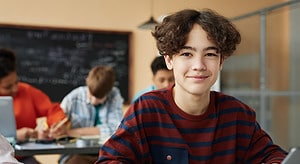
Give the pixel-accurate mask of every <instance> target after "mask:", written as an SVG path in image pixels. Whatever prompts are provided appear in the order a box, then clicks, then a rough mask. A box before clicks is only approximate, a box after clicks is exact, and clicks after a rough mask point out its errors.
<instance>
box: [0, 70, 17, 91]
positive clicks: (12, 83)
mask: <svg viewBox="0 0 300 164" xmlns="http://www.w3.org/2000/svg"><path fill="white" fill-rule="evenodd" d="M18 82H19V80H18V75H17V72H12V73H10V74H8V75H7V76H5V77H4V78H2V79H1V80H0V95H1V96H14V95H16V93H17V91H18Z"/></svg>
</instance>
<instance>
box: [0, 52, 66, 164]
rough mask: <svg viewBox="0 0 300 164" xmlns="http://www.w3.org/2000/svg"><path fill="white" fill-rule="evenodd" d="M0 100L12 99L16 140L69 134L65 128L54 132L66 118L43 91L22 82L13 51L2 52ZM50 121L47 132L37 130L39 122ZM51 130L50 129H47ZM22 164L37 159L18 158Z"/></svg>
mask: <svg viewBox="0 0 300 164" xmlns="http://www.w3.org/2000/svg"><path fill="white" fill-rule="evenodd" d="M0 96H12V97H13V102H14V104H13V105H14V113H15V118H16V126H17V140H18V141H26V140H28V139H29V138H38V139H46V138H55V137H58V136H60V135H63V134H65V133H66V128H65V127H66V126H62V127H61V128H53V127H54V126H55V125H56V124H57V123H58V122H59V121H61V120H63V119H64V118H65V117H66V115H65V114H64V112H63V110H62V109H61V108H60V106H59V104H58V103H52V102H51V100H50V98H49V97H48V96H47V95H46V94H45V93H43V92H42V91H41V90H39V89H37V88H35V87H33V86H31V85H29V84H27V83H23V82H19V80H18V75H17V71H16V56H15V53H14V51H12V50H9V49H5V48H0ZM39 117H46V118H47V125H46V128H44V129H38V130H36V129H35V128H36V119H37V118H39ZM47 127H50V128H47ZM18 159H19V161H20V162H23V163H38V161H37V160H35V159H34V157H26V158H25V157H19V158H18Z"/></svg>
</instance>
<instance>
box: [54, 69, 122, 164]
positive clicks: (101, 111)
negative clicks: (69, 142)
mask: <svg viewBox="0 0 300 164" xmlns="http://www.w3.org/2000/svg"><path fill="white" fill-rule="evenodd" d="M115 76H116V75H115V71H114V70H113V68H112V67H109V66H96V67H94V68H92V69H91V70H90V72H89V74H88V76H87V78H86V86H80V87H78V88H75V89H74V90H73V91H71V92H70V93H69V94H68V95H66V96H65V97H64V98H63V100H62V102H61V107H62V108H63V110H64V111H65V113H66V114H67V116H68V118H69V120H70V122H71V126H70V130H68V132H67V133H68V135H70V136H75V137H80V136H85V135H100V138H101V139H105V138H108V137H110V136H111V135H112V134H113V132H114V131H115V130H116V129H117V127H118V125H119V124H120V121H121V119H122V116H123V111H122V109H123V98H122V96H121V94H120V91H119V89H118V88H117V87H114V83H115ZM97 157H98V154H95V155H73V156H64V157H62V158H61V159H60V163H68V164H70V163H74V164H75V163H76V164H77V163H80V164H84V163H93V162H95V161H96V160H97Z"/></svg>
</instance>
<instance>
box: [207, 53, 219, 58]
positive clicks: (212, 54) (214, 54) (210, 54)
mask: <svg viewBox="0 0 300 164" xmlns="http://www.w3.org/2000/svg"><path fill="white" fill-rule="evenodd" d="M206 56H211V57H213V56H216V57H218V56H219V54H216V53H207V54H206Z"/></svg>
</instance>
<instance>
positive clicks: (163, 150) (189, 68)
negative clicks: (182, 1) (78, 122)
mask: <svg viewBox="0 0 300 164" xmlns="http://www.w3.org/2000/svg"><path fill="white" fill-rule="evenodd" d="M152 35H153V36H154V38H155V39H156V44H157V48H158V50H159V52H160V54H161V55H163V56H164V58H165V61H166V64H167V66H168V68H169V69H172V70H173V72H174V79H175V84H174V85H173V86H170V87H168V88H167V89H165V90H156V91H152V92H148V93H145V94H144V95H142V96H141V97H140V98H139V99H138V100H137V101H135V102H134V104H132V105H131V106H130V107H129V109H128V110H127V112H126V113H125V115H124V119H123V120H122V122H121V125H120V126H119V128H118V129H117V130H116V132H115V133H114V134H113V135H112V137H111V138H110V139H108V140H107V142H106V143H105V144H104V145H103V146H102V147H101V150H100V153H99V160H98V161H97V162H96V163H130V164H133V163H189V164H204V163H213V164H214V163H226V164H228V163H236V164H244V163H255V164H258V163H266V164H271V163H280V162H281V161H282V160H283V159H284V158H285V156H286V151H284V150H282V149H281V148H280V147H279V146H278V145H276V144H274V143H273V141H272V139H271V137H270V136H269V135H268V134H267V133H266V132H265V131H264V130H263V129H261V127H260V125H259V123H258V122H257V121H256V114H255V110H253V109H251V108H250V107H249V106H248V105H246V104H244V103H243V102H241V101H240V100H238V99H236V98H234V97H232V96H229V95H226V94H223V93H220V92H216V91H211V87H212V85H213V84H214V83H215V82H216V80H217V77H218V73H219V72H220V71H221V70H222V66H223V64H224V60H225V59H227V58H228V57H230V56H231V55H232V53H233V52H234V51H235V49H236V46H237V44H239V43H240V41H241V36H240V33H239V32H238V30H237V29H236V28H235V26H234V25H233V24H232V23H231V22H230V21H229V20H228V19H226V18H225V17H223V16H221V15H219V14H217V13H216V12H214V11H212V10H209V9H206V10H200V11H197V10H192V9H186V10H181V11H179V12H176V13H174V14H171V15H169V16H167V17H165V18H164V19H163V21H162V23H161V24H159V25H157V26H156V27H155V30H154V31H153V33H152Z"/></svg>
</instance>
